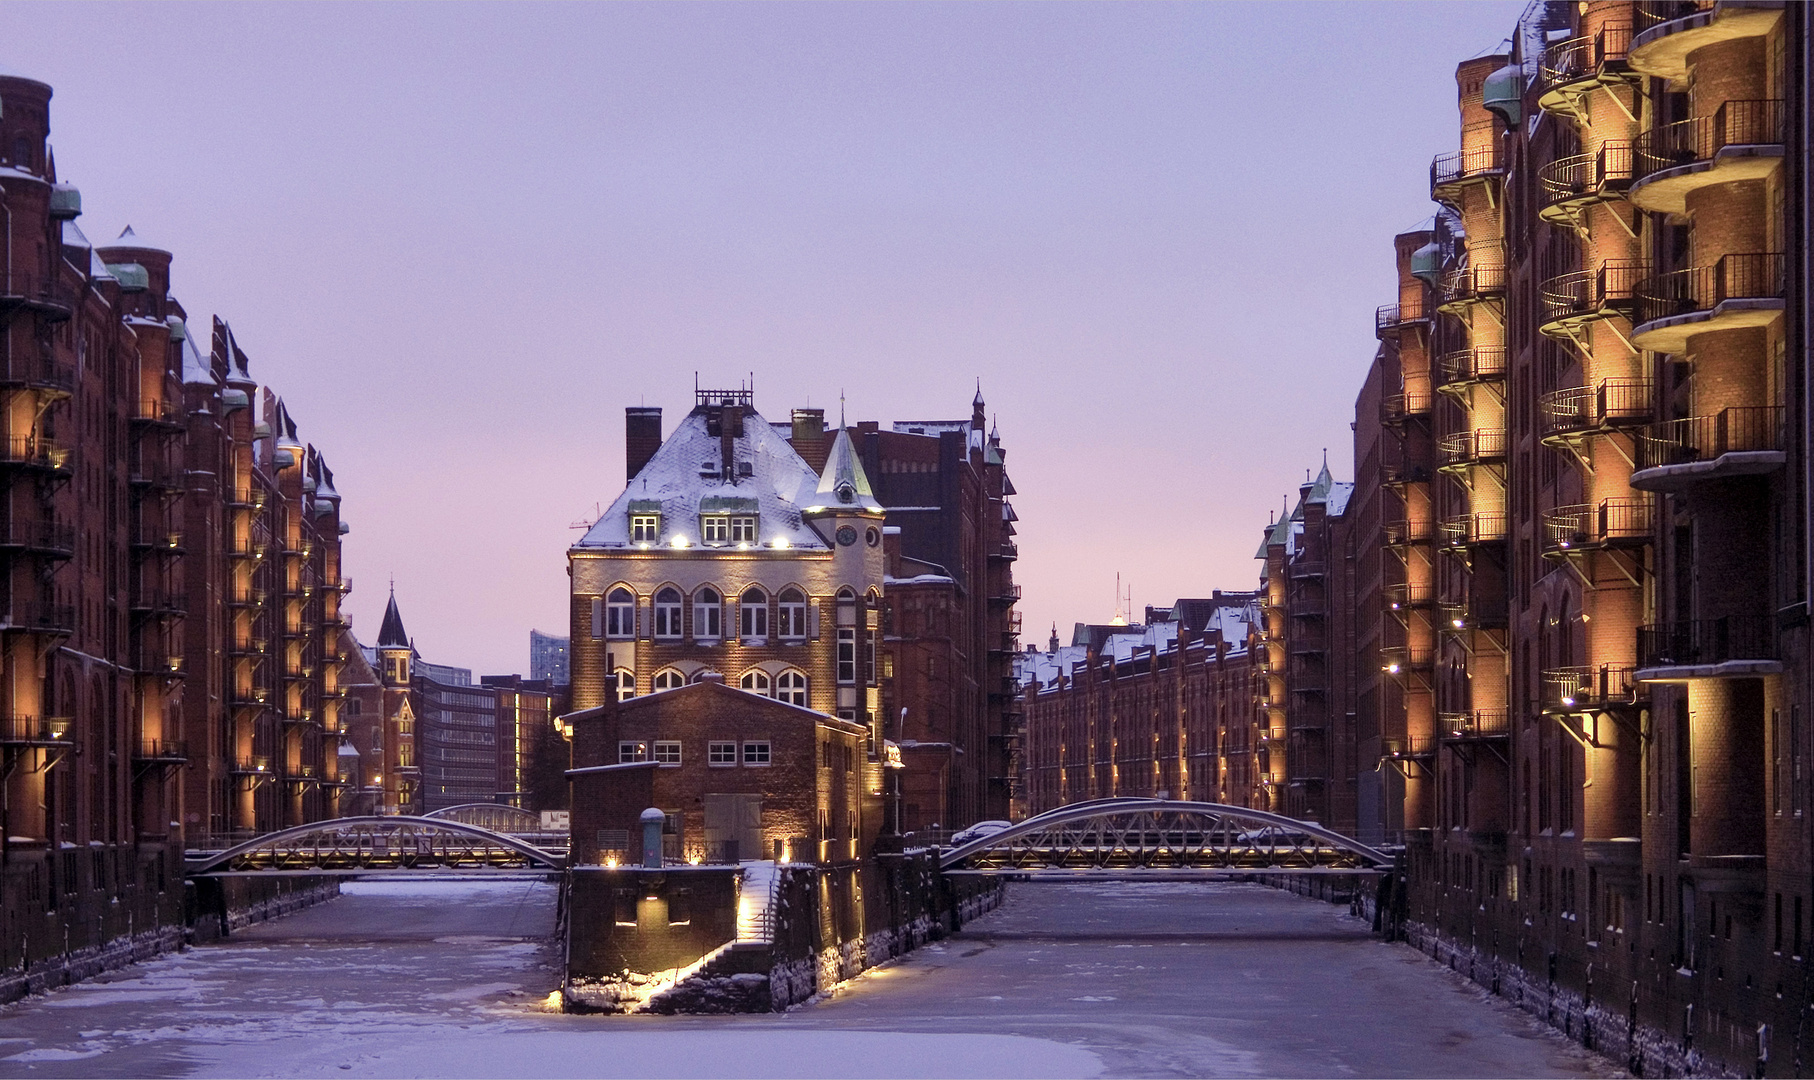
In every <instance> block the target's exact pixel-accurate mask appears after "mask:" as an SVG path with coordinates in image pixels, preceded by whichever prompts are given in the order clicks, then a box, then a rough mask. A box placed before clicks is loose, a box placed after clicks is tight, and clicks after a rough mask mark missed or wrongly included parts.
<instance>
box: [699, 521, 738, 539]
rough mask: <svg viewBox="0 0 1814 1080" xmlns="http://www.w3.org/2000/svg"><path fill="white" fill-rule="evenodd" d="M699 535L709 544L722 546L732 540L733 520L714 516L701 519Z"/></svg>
mask: <svg viewBox="0 0 1814 1080" xmlns="http://www.w3.org/2000/svg"><path fill="white" fill-rule="evenodd" d="M699 533H700V536H702V537H703V538H704V539H705V542H706V543H708V544H722V543H724V542H725V541H726V540H729V539H730V538H731V519H730V518H727V517H722V516H719V515H717V514H714V515H712V516H710V517H702V518H700V519H699Z"/></svg>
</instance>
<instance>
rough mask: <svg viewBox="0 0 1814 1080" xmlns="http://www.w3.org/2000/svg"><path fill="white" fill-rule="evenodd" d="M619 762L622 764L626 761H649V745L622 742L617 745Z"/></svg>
mask: <svg viewBox="0 0 1814 1080" xmlns="http://www.w3.org/2000/svg"><path fill="white" fill-rule="evenodd" d="M617 760H618V762H619V763H620V764H621V763H622V762H626V761H647V760H649V744H648V743H646V742H620V743H618V744H617Z"/></svg>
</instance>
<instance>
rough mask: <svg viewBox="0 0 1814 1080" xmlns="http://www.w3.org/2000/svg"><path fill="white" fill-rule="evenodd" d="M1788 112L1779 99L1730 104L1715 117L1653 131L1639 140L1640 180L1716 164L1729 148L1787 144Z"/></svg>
mask: <svg viewBox="0 0 1814 1080" xmlns="http://www.w3.org/2000/svg"><path fill="white" fill-rule="evenodd" d="M1784 116H1785V112H1784V110H1783V103H1782V101H1781V100H1779V99H1759V100H1752V101H1727V102H1725V103H1723V104H1721V105H1720V107H1719V108H1717V109H1715V110H1714V111H1713V115H1712V116H1696V117H1693V118H1692V119H1688V120H1678V121H1676V122H1675V123H1673V124H1664V125H1663V126H1662V127H1658V128H1652V129H1651V130H1649V131H1646V132H1644V133H1643V134H1641V135H1639V136H1638V137H1637V140H1636V142H1635V143H1634V144H1633V145H1634V147H1635V149H1636V151H1637V179H1638V180H1639V181H1640V182H1642V181H1644V180H1645V179H1648V178H1649V177H1651V176H1654V175H1655V174H1657V173H1660V172H1663V171H1665V170H1668V169H1678V168H1682V167H1683V166H1687V165H1696V164H1700V163H1702V162H1707V161H1712V160H1713V159H1714V158H1716V157H1718V156H1719V153H1720V151H1721V150H1724V149H1725V148H1726V147H1728V146H1773V145H1777V144H1779V143H1781V142H1782V141H1783V128H1784V124H1783V120H1784Z"/></svg>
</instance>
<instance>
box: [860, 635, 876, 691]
mask: <svg viewBox="0 0 1814 1080" xmlns="http://www.w3.org/2000/svg"><path fill="white" fill-rule="evenodd" d="M865 636H866V638H867V642H866V644H867V646H868V648H867V649H866V650H865V651H864V653H863V683H864V685H866V686H874V685H876V636H877V635H876V632H875V631H874V630H870V631H868V632H867V634H866V635H865Z"/></svg>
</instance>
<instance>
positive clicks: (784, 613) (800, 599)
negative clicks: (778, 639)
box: [776, 585, 806, 639]
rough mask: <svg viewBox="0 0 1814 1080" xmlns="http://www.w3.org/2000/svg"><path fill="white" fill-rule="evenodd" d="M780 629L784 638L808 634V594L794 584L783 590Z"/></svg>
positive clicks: (780, 603) (780, 607)
mask: <svg viewBox="0 0 1814 1080" xmlns="http://www.w3.org/2000/svg"><path fill="white" fill-rule="evenodd" d="M776 614H777V615H778V616H779V621H780V624H781V625H780V626H778V627H777V628H776V629H778V630H779V631H780V632H781V636H782V637H783V638H793V639H799V638H804V637H805V636H806V594H805V593H803V592H801V591H800V590H799V589H796V588H794V587H793V586H791V585H790V586H788V587H787V588H785V589H782V590H781V597H780V601H779V606H778V608H777V610H776Z"/></svg>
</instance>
